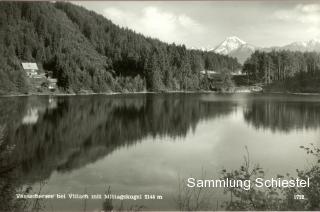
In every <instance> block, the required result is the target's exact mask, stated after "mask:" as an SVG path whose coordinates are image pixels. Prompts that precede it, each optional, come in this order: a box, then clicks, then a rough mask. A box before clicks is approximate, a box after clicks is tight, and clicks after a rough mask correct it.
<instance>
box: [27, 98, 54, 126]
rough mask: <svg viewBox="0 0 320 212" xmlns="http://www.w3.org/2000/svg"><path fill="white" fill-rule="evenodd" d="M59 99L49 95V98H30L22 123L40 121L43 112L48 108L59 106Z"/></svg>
mask: <svg viewBox="0 0 320 212" xmlns="http://www.w3.org/2000/svg"><path fill="white" fill-rule="evenodd" d="M57 106H58V104H57V99H56V98H53V97H49V98H48V99H37V98H30V99H29V101H28V104H27V110H26V111H27V112H26V114H25V115H24V116H23V118H22V124H29V125H31V124H35V123H37V122H38V120H39V117H40V115H41V114H43V113H45V111H46V110H52V109H55V108H57Z"/></svg>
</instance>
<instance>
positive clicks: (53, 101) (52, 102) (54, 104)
mask: <svg viewBox="0 0 320 212" xmlns="http://www.w3.org/2000/svg"><path fill="white" fill-rule="evenodd" d="M48 101H49V106H48V109H55V108H57V106H58V104H57V99H56V98H53V97H49V100H48Z"/></svg>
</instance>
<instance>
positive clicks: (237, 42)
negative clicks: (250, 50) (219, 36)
mask: <svg viewBox="0 0 320 212" xmlns="http://www.w3.org/2000/svg"><path fill="white" fill-rule="evenodd" d="M245 44H246V42H245V41H243V40H241V39H240V38H238V37H237V36H230V37H227V38H226V39H225V40H224V41H223V42H222V43H221V44H220V45H218V46H217V47H216V48H215V49H214V51H215V52H216V53H219V54H225V55H226V54H229V53H230V52H231V51H233V50H235V49H238V48H239V47H241V46H242V45H245Z"/></svg>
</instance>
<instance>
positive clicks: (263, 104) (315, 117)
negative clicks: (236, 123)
mask: <svg viewBox="0 0 320 212" xmlns="http://www.w3.org/2000/svg"><path fill="white" fill-rule="evenodd" d="M243 113H244V119H245V121H246V122H248V123H249V124H250V125H252V126H253V127H255V128H257V129H260V128H262V129H271V130H272V131H273V132H275V131H282V132H290V131H292V130H301V129H306V130H308V129H317V128H319V126H320V102H314V101H312V102H303V101H291V102H290V101H278V100H274V99H266V100H263V101H252V102H250V103H248V105H247V107H246V108H245V110H244V112H243Z"/></svg>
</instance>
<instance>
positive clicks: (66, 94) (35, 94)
mask: <svg viewBox="0 0 320 212" xmlns="http://www.w3.org/2000/svg"><path fill="white" fill-rule="evenodd" d="M166 93H183V94H188V93H220V92H217V91H159V92H156V91H141V92H126V93H121V92H109V93H30V94H6V95H0V98H2V97H29V96H91V95H92V96H93V95H106V96H112V95H131V94H166Z"/></svg>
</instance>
